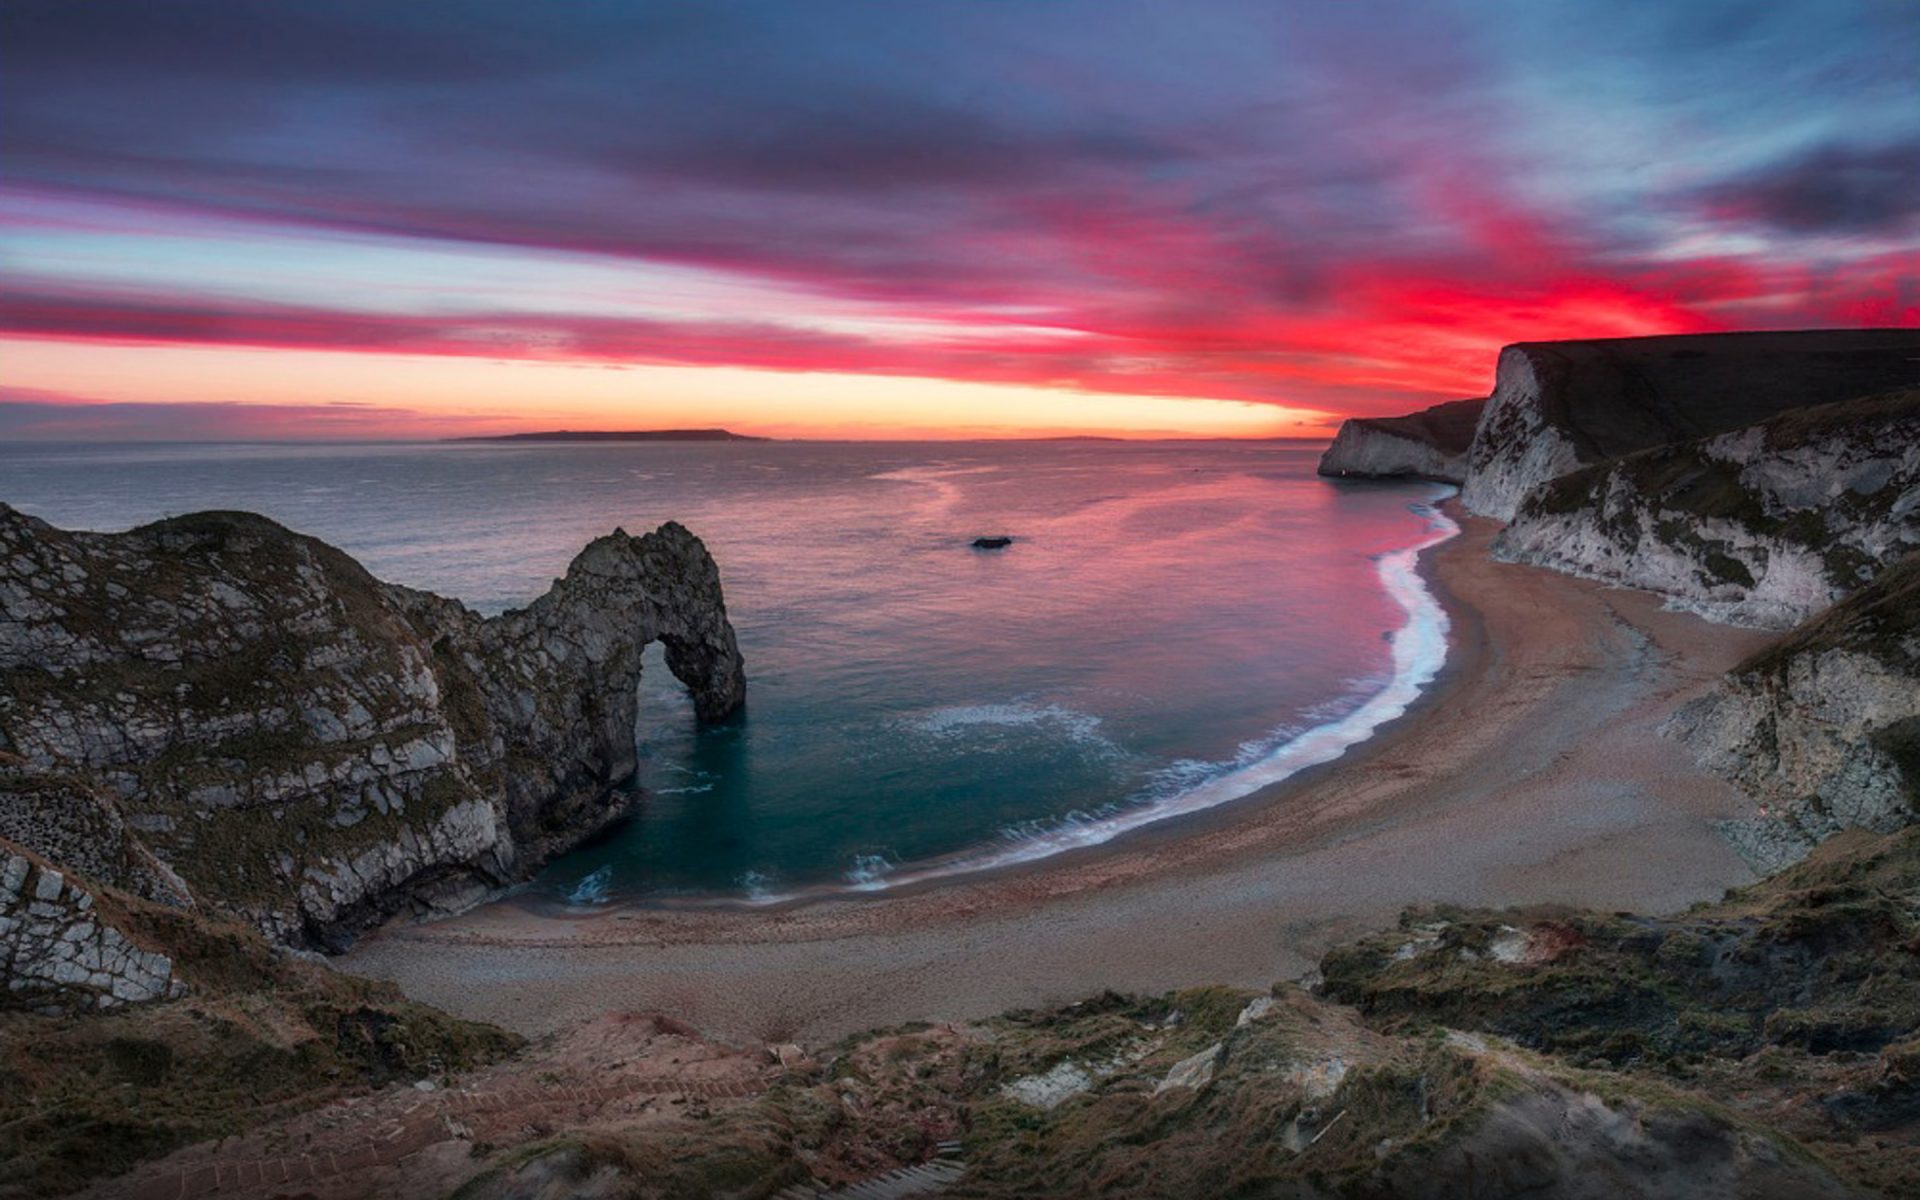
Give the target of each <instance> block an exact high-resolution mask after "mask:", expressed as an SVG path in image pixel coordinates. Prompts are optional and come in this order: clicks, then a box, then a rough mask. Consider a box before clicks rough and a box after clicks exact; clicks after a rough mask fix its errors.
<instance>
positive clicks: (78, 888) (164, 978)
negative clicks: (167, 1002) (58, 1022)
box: [0, 840, 186, 1009]
mask: <svg viewBox="0 0 1920 1200" xmlns="http://www.w3.org/2000/svg"><path fill="white" fill-rule="evenodd" d="M0 970H3V971H4V974H5V977H6V983H7V996H6V999H7V1002H8V1003H9V1004H20V1005H26V1006H29V1007H35V1008H53V1009H76V1008H77V1009H105V1008H117V1007H119V1006H120V1005H122V1004H138V1003H141V1002H143V1001H147V1000H159V999H163V998H168V997H175V996H179V995H181V994H182V993H183V992H184V991H185V990H186V989H185V985H183V984H182V983H181V982H180V981H179V980H177V979H175V978H174V977H173V962H172V960H170V959H169V958H167V956H166V955H164V954H161V953H158V952H157V951H152V950H146V949H142V948H141V947H140V946H139V945H137V944H135V942H134V941H133V940H132V939H130V938H129V937H128V936H127V935H126V934H125V933H124V932H122V931H121V930H120V929H119V928H117V927H116V926H115V925H114V924H113V923H112V922H111V921H110V919H109V918H108V916H107V915H106V914H105V913H104V912H103V911H102V910H101V909H100V908H99V907H98V906H97V905H96V904H95V902H94V894H93V892H92V891H90V890H89V889H88V888H87V887H86V886H85V885H84V884H82V883H81V882H80V881H79V880H78V879H73V878H69V877H68V876H67V874H66V873H65V872H62V871H59V870H57V869H55V868H54V867H53V866H52V865H51V864H49V863H48V862H47V861H46V860H45V859H39V858H34V857H30V856H28V855H26V854H23V853H21V852H20V850H19V848H18V847H15V846H11V845H9V844H8V843H7V842H6V841H5V840H0Z"/></svg>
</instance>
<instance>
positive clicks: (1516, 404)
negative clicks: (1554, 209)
mask: <svg viewBox="0 0 1920 1200" xmlns="http://www.w3.org/2000/svg"><path fill="white" fill-rule="evenodd" d="M1916 385H1920V330H1913V329H1864V330H1813V331H1805V332H1792V333H1724V334H1700V335H1684V336H1675V337H1650V338H1618V339H1610V340H1603V341H1568V342H1527V343H1521V344H1519V345H1514V346H1509V347H1507V348H1506V349H1505V350H1502V351H1501V352H1500V360H1499V364H1498V366H1497V368H1496V371H1495V377H1494V388H1493V395H1492V396H1491V397H1490V398H1489V399H1488V401H1487V407H1486V411H1485V412H1484V413H1483V414H1482V415H1481V418H1480V424H1479V428H1478V431H1477V432H1476V434H1475V436H1474V441H1473V447H1472V449H1471V451H1470V452H1469V454H1468V465H1467V480H1466V483H1465V486H1464V487H1463V488H1462V492H1461V495H1462V499H1463V501H1464V502H1465V504H1466V506H1467V507H1468V508H1469V509H1471V510H1472V511H1473V512H1476V513H1479V514H1480V515H1482V516H1489V517H1494V518H1497V519H1499V520H1502V521H1505V520H1510V519H1512V517H1513V516H1514V514H1515V512H1516V511H1517V510H1518V509H1519V507H1520V503H1521V501H1522V500H1523V499H1525V498H1526V496H1527V494H1528V493H1529V492H1531V491H1532V490H1533V489H1535V488H1537V487H1539V486H1540V485H1541V484H1543V483H1546V482H1547V481H1548V480H1551V479H1554V478H1556V477H1558V476H1560V475H1564V474H1566V473H1567V472H1569V471H1572V470H1574V469H1576V468H1578V467H1580V466H1583V465H1586V464H1589V463H1596V462H1604V461H1606V460H1608V459H1612V458H1618V457H1620V456H1622V455H1626V454H1632V453H1634V452H1636V451H1640V450H1646V449H1649V448H1651V447H1654V446H1660V445H1665V444H1667V443H1670V442H1681V441H1692V440H1695V439H1698V438H1703V437H1709V436H1711V435H1713V434H1717V433H1725V432H1727V431H1729V430H1733V429H1738V428H1740V427H1741V426H1744V425H1751V424H1753V423H1755V422H1757V421H1762V420H1765V419H1766V418H1768V417H1771V416H1774V415H1776V414H1778V413H1781V412H1784V411H1786V410H1788V409H1792V408H1801V407H1804V406H1807V405H1812V404H1826V403H1831V402H1833V401H1837V400H1847V399H1852V398H1855V397H1859V396H1867V395H1872V394H1875V393H1879V392H1887V391H1892V390H1895V389H1898V388H1902V387H1912V386H1916Z"/></svg>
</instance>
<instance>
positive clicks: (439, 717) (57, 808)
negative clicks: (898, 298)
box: [0, 506, 745, 945]
mask: <svg viewBox="0 0 1920 1200" xmlns="http://www.w3.org/2000/svg"><path fill="white" fill-rule="evenodd" d="M656 639H658V640H660V641H662V642H664V643H665V645H666V649H667V662H668V666H669V667H670V669H672V670H673V672H674V673H675V675H677V676H678V677H679V678H681V679H682V680H683V681H685V682H686V683H687V685H688V687H689V689H690V690H691V691H692V693H693V697H694V701H695V705H696V708H697V710H698V711H699V713H700V715H701V716H702V717H704V718H709V719H711V718H715V717H719V716H721V715H724V714H725V713H727V712H729V711H731V710H732V709H733V708H734V707H736V706H737V705H738V704H739V703H740V701H741V698H742V696H743V694H744V687H745V684H744V676H743V674H742V669H741V661H740V655H739V651H738V649H737V648H736V646H735V642H734V635H733V630H732V627H731V626H730V625H729V624H728V622H727V618H726V610H725V606H724V604H723V601H722V596H721V592H720V582H719V575H718V571H717V570H716V568H715V567H714V564H713V561H712V559H711V558H710V557H709V556H708V555H707V552H706V549H705V547H704V546H702V545H701V543H700V541H699V539H698V538H696V537H694V536H693V535H692V534H690V533H688V532H687V531H686V530H685V529H683V528H681V527H680V526H678V525H674V524H668V525H664V526H662V527H661V528H660V529H659V530H657V531H656V532H654V533H651V534H647V535H646V536H644V537H638V538H635V537H629V536H628V535H626V534H625V533H620V532H616V533H614V534H612V535H611V536H608V537H605V538H601V539H599V540H597V541H595V542H594V543H592V544H591V545H589V546H588V547H587V548H586V549H585V550H583V551H582V552H581V553H580V555H579V556H578V557H576V558H575V559H574V561H573V563H572V564H571V565H570V566H569V567H568V569H567V573H566V576H565V577H564V578H562V579H561V580H559V581H557V582H556V583H555V584H554V586H553V588H552V590H550V591H549V592H548V593H547V594H546V595H544V596H542V597H541V598H540V599H538V600H536V601H535V602H534V603H533V604H531V605H529V606H528V607H526V608H524V609H521V610H518V611H515V612H510V613H507V614H504V615H502V616H499V617H494V618H487V619H483V618H481V617H479V616H478V615H476V614H474V613H472V612H470V611H468V610H467V609H465V608H464V607H462V606H461V605H459V604H458V603H456V602H454V601H451V600H446V599H443V598H441V597H438V596H433V595H430V594H428V593H424V592H418V591H413V590H411V589H406V588H401V587H396V586H393V585H389V584H384V583H381V582H380V581H379V580H376V579H374V578H373V577H372V576H371V575H369V574H368V573H367V572H366V571H365V570H364V569H363V568H362V567H360V565H359V564H358V563H356V562H354V561H353V560H352V559H351V558H349V557H347V556H346V555H345V554H342V553H341V552H339V551H338V550H335V549H334V548H332V547H330V546H327V545H326V544H324V543H322V542H319V541H317V540H315V539H313V538H308V537H303V536H301V535H299V534H295V533H292V532H290V531H288V530H286V529H284V528H282V527H281V526H279V525H276V524H274V523H273V522H271V521H268V520H265V519H264V518H261V517H256V516H251V515H248V514H243V513H203V514H199V515H196V516H190V517H181V518H176V519H173V520H168V521H162V522H158V523H156V524H153V525H148V526H144V527H142V528H139V529H136V530H133V531H131V532H128V533H124V534H89V533H69V532H64V531H61V530H57V529H54V528H53V527H51V526H49V525H47V524H46V523H45V522H42V521H38V520H36V519H34V518H31V517H28V516H25V515H23V514H20V513H17V512H14V511H13V510H11V509H7V508H4V507H3V506H0V752H5V753H6V755H7V756H8V759H7V761H6V762H5V764H4V766H5V768H6V769H5V771H4V772H0V833H4V834H5V835H6V836H8V837H11V838H14V839H15V840H16V841H18V842H19V843H20V844H21V845H23V846H25V847H27V848H29V849H33V850H36V851H40V852H42V853H45V854H47V855H48V856H50V857H54V858H56V859H58V857H59V856H60V855H62V854H67V853H72V852H73V851H72V850H71V845H72V843H73V842H74V841H75V839H74V837H73V834H72V827H73V825H74V823H75V821H76V820H79V819H80V818H78V817H76V815H75V814H76V813H86V814H90V815H88V816H86V818H85V820H87V821H93V822H96V823H98V824H100V826H101V827H102V828H107V827H111V828H114V829H118V830H121V831H122V833H121V834H120V835H119V836H121V837H122V838H123V840H124V841H126V843H127V844H123V845H121V846H120V848H118V849H115V850H114V851H113V857H114V859H115V863H116V864H117V865H110V864H96V865H95V866H94V867H93V869H96V870H100V871H102V872H103V873H112V872H113V871H118V872H120V876H119V877H117V878H115V879H113V880H111V882H114V883H115V885H116V886H125V887H127V888H128V889H129V890H133V891H138V892H140V893H142V894H144V895H146V896H148V897H149V898H155V899H161V900H163V901H167V900H169V899H170V900H171V902H173V903H186V902H190V901H189V897H188V896H187V895H186V893H187V891H188V890H189V889H190V890H191V892H192V893H193V894H194V895H197V896H198V898H199V899H200V900H201V901H203V902H211V903H213V904H215V905H217V906H219V907H220V908H223V909H226V910H229V911H232V912H234V913H236V914H239V915H241V916H243V917H244V918H245V919H247V920H248V921H250V922H252V923H253V924H255V925H257V926H258V927H259V928H261V929H262V930H263V931H265V932H267V933H268V934H269V935H270V936H273V937H276V938H279V939H282V940H288V941H295V942H305V943H310V944H318V945H337V944H339V943H341V942H342V941H343V940H345V939H346V938H348V937H350V936H351V935H352V933H353V932H354V931H356V930H357V929H359V928H361V927H363V926H365V925H366V924H368V923H370V922H372V921H375V920H378V919H380V918H381V917H383V916H385V915H387V914H390V913H393V912H398V911H403V910H406V909H408V908H412V909H415V910H422V911H431V910H434V909H441V908H450V907H457V906H460V905H463V904H465V903H469V902H471V901H473V900H475V899H478V898H479V897H480V896H481V895H483V894H484V893H485V892H486V891H487V890H489V889H491V888H494V887H497V886H500V885H502V884H505V883H508V882H511V881H513V880H515V879H518V878H521V877H524V876H525V874H526V873H527V872H529V871H530V870H532V869H533V868H534V867H535V866H537V865H538V864H539V863H540V862H541V861H543V860H544V859H546V858H548V857H550V856H552V855H553V854H555V853H557V852H559V851H560V850H563V849H565V848H567V847H568V846H570V845H572V844H573V843H574V842H576V841H578V839H579V838H581V837H582V836H584V835H585V834H587V833H589V832H591V831H592V830H594V829H597V828H599V827H601V826H602V825H604V824H605V823H607V822H608V821H609V820H611V819H613V818H614V817H616V816H618V815H619V814H620V812H621V811H622V806H623V804H624V801H623V800H622V799H621V798H619V796H618V795H617V794H616V793H615V791H614V786H615V785H616V784H618V783H620V782H621V781H622V780H623V779H624V778H625V777H626V776H627V775H628V774H630V773H631V771H632V769H633V765H634V760H633V756H634V747H633V728H634V720H635V717H636V715H637V714H636V705H637V686H638V682H639V676H640V657H641V652H642V650H643V649H644V647H645V646H646V645H647V643H649V642H651V641H654V640H656ZM81 797H84V799H79V798H81ZM169 892H172V893H174V894H173V895H172V896H171V897H169V896H168V893H169Z"/></svg>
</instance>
